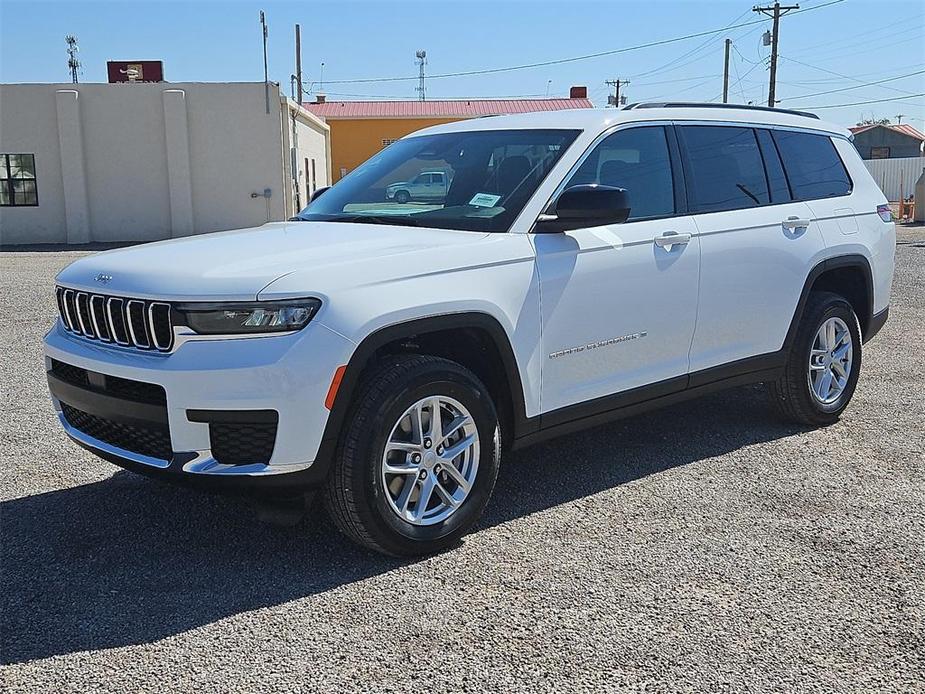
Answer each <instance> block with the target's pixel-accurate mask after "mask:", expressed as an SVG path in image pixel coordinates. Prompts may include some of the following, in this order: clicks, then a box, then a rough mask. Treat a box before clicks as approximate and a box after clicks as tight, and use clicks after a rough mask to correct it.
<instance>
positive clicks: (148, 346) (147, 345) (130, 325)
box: [125, 299, 151, 349]
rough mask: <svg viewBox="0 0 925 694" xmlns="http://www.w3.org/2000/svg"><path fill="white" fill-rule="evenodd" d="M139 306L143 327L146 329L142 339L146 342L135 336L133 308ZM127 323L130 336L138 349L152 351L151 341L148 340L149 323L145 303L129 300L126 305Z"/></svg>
mask: <svg viewBox="0 0 925 694" xmlns="http://www.w3.org/2000/svg"><path fill="white" fill-rule="evenodd" d="M135 305H137V306H138V307H139V308H138V310H140V311H141V325H142V327H143V328H144V335H142V336H141V338H144V342H142V341H141V338H140V337H139V336H138V335H136V334H135V326H134V321H133V320H132V306H135ZM125 321H126V323H128V334H129V337H131V338H132V342H133V343H134V344H135V346H136V347H139V348H141V349H151V340H150V339H149V338H148V321H147V319H146V316H145V302H144V301H139V300H138V299H129V300H128V301H127V302H126V304H125Z"/></svg>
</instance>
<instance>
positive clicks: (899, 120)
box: [895, 113, 906, 125]
mask: <svg viewBox="0 0 925 694" xmlns="http://www.w3.org/2000/svg"><path fill="white" fill-rule="evenodd" d="M905 117H906V114H905V113H898V114H897V115H896V116H895V118H896V124H897V125H901V124H902V122H903V118H905Z"/></svg>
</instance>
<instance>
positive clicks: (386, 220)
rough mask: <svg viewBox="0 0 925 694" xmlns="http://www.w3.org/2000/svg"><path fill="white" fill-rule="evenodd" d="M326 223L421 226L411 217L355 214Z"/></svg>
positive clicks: (329, 220) (335, 218)
mask: <svg viewBox="0 0 925 694" xmlns="http://www.w3.org/2000/svg"><path fill="white" fill-rule="evenodd" d="M325 221H328V222H347V223H349V224H354V223H356V224H386V225H390V226H408V227H417V226H421V225H420V224H419V223H418V220H416V219H412V217H411V215H399V214H396V215H391V214H390V215H365V214H357V215H350V216H346V215H345V216H343V217H334V218H332V219H328V220H325Z"/></svg>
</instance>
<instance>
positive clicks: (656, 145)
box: [566, 126, 675, 221]
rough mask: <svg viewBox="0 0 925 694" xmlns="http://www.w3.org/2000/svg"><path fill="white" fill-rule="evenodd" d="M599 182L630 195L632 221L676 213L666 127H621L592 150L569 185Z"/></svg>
mask: <svg viewBox="0 0 925 694" xmlns="http://www.w3.org/2000/svg"><path fill="white" fill-rule="evenodd" d="M588 183H598V184H600V185H606V186H612V187H614V188H623V189H624V190H626V192H627V194H628V195H629V202H630V216H629V218H628V221H633V220H635V219H646V218H649V217H662V216H666V215H670V214H674V211H675V207H674V183H673V181H672V177H671V157H670V155H669V153H668V140H667V139H666V136H665V129H664V128H662V127H660V126H654V127H653V126H647V127H639V128H630V129H628V130H620V131H618V132H615V133H614V134H613V135H610V136H608V137H607V138H605V139H604V140H603V141H602V142H601V143H600V144H599V145H598V146H597V147H595V148H594V149H593V150H591V153H590V154H589V155H588V157H587V159H585V160H584V162H582V164H581V166H579V167H578V170H577V171H576V172H575V173H574V175H573V176H572V178H571V179H570V180H569V182H568V183H567V184H566V188H568V187H570V186H574V185H582V184H588Z"/></svg>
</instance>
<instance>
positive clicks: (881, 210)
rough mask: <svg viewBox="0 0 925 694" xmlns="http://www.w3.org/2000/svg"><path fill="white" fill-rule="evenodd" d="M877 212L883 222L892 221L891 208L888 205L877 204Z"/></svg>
mask: <svg viewBox="0 0 925 694" xmlns="http://www.w3.org/2000/svg"><path fill="white" fill-rule="evenodd" d="M877 214H879V215H880V219H882V220H883V221H884V222H892V221H893V210H891V209H890V206H889V205H877Z"/></svg>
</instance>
